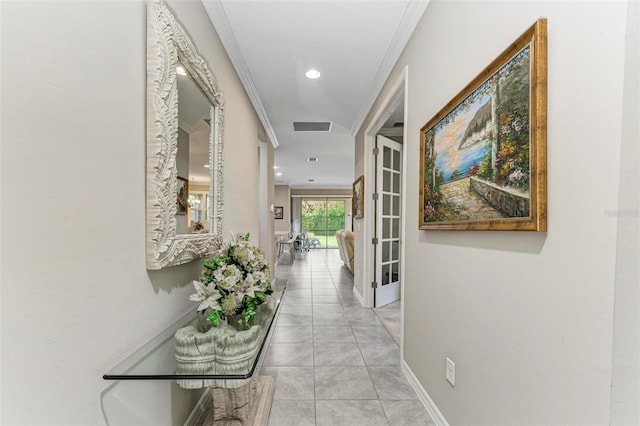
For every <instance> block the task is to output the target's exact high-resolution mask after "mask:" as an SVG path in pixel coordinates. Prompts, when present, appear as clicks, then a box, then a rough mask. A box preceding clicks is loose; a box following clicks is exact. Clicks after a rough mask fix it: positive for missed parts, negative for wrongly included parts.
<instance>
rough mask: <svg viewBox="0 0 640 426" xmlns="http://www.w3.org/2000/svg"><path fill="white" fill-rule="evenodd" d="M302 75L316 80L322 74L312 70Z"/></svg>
mask: <svg viewBox="0 0 640 426" xmlns="http://www.w3.org/2000/svg"><path fill="white" fill-rule="evenodd" d="M304 75H306V76H307V78H310V79H316V78H318V77H320V76H321V75H322V74H321V73H320V71H318V70H314V69H313V68H312V69H310V70H309V71H307V72H306V73H304Z"/></svg>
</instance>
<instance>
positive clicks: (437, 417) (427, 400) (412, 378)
mask: <svg viewBox="0 0 640 426" xmlns="http://www.w3.org/2000/svg"><path fill="white" fill-rule="evenodd" d="M401 368H402V372H403V373H404V375H405V377H406V378H407V380H408V381H409V384H410V385H411V387H412V388H413V390H414V391H415V392H416V394H417V395H418V399H419V400H420V402H422V405H424V408H425V409H426V410H427V413H429V415H430V416H431V418H432V419H433V421H434V422H435V423H436V425H437V426H449V423H448V422H447V419H445V418H444V416H443V415H442V413H441V412H440V410H439V409H438V407H437V406H436V404H435V402H433V399H431V397H430V396H429V394H428V393H427V391H426V390H425V389H424V387H422V384H420V381H419V380H418V378H417V377H416V375H415V374H413V371H412V370H411V367H409V364H407V362H406V361H405V360H404V359H403V360H402V364H401Z"/></svg>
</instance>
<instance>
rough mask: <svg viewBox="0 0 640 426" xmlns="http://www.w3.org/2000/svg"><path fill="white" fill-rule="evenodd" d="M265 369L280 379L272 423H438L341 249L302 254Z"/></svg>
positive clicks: (396, 425)
mask: <svg viewBox="0 0 640 426" xmlns="http://www.w3.org/2000/svg"><path fill="white" fill-rule="evenodd" d="M278 267H279V268H280V270H279V271H278V277H279V278H280V277H282V274H283V272H285V271H286V269H287V268H288V267H287V265H279V266H278ZM283 268H284V271H283ZM285 274H286V272H285ZM261 374H262V375H270V376H273V377H274V378H275V379H276V388H275V393H274V398H273V405H272V408H271V416H270V419H269V425H272V426H280V425H296V426H298V425H300V426H302V425H336V426H339V425H349V426H354V425H393V426H401V425H411V426H415V425H432V424H434V423H433V421H432V420H431V418H430V417H429V415H428V413H427V412H426V410H425V409H424V407H423V406H422V404H421V402H420V401H419V400H418V399H417V397H416V394H415V392H414V391H413V389H412V388H411V387H410V385H409V383H408V382H407V380H406V379H405V377H404V376H403V374H402V373H401V371H400V349H399V347H398V345H397V344H396V343H395V342H394V341H393V339H392V338H391V337H390V335H389V333H388V332H387V331H386V329H385V328H384V327H383V326H382V325H381V323H380V321H379V320H378V318H377V317H376V315H375V314H374V313H373V311H372V310H371V309H365V308H362V306H361V304H360V302H359V301H358V300H357V299H356V298H355V296H354V295H353V277H352V276H351V275H350V274H349V273H348V272H347V270H346V269H345V268H344V267H343V266H342V262H341V261H340V257H339V254H338V251H337V250H311V251H310V252H309V253H307V254H306V255H304V256H301V255H298V256H297V258H296V260H295V262H294V264H293V266H292V267H291V271H290V274H289V279H288V283H287V290H286V292H285V295H284V299H283V301H282V305H281V307H280V312H279V316H278V318H277V321H276V323H275V328H274V330H273V337H272V339H271V342H270V343H269V347H268V349H267V353H266V357H265V360H264V365H263V367H262V371H261Z"/></svg>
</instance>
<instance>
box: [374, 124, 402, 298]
mask: <svg viewBox="0 0 640 426" xmlns="http://www.w3.org/2000/svg"><path fill="white" fill-rule="evenodd" d="M376 144H377V148H378V151H377V152H378V155H377V160H376V193H377V194H378V200H377V202H376V239H377V244H376V247H375V252H376V267H375V269H376V283H377V287H376V290H375V306H384V305H386V304H389V303H392V302H395V301H396V300H399V299H400V279H401V277H400V261H401V259H400V229H401V227H400V224H401V223H400V221H401V220H402V217H401V211H400V206H401V205H402V203H401V199H400V197H401V189H402V188H401V183H402V145H401V144H399V143H398V142H395V141H393V140H391V139H389V138H386V137H384V136H380V135H378V136H377V137H376Z"/></svg>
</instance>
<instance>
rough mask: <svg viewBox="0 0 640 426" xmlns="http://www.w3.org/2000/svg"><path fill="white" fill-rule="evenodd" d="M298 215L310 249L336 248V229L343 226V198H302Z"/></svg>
mask: <svg viewBox="0 0 640 426" xmlns="http://www.w3.org/2000/svg"><path fill="white" fill-rule="evenodd" d="M300 216H301V218H302V230H303V232H304V231H306V232H307V238H308V247H309V248H310V249H318V248H338V242H337V240H336V231H338V230H340V229H344V228H345V200H343V199H331V198H320V197H314V198H302V199H301V200H300Z"/></svg>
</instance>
